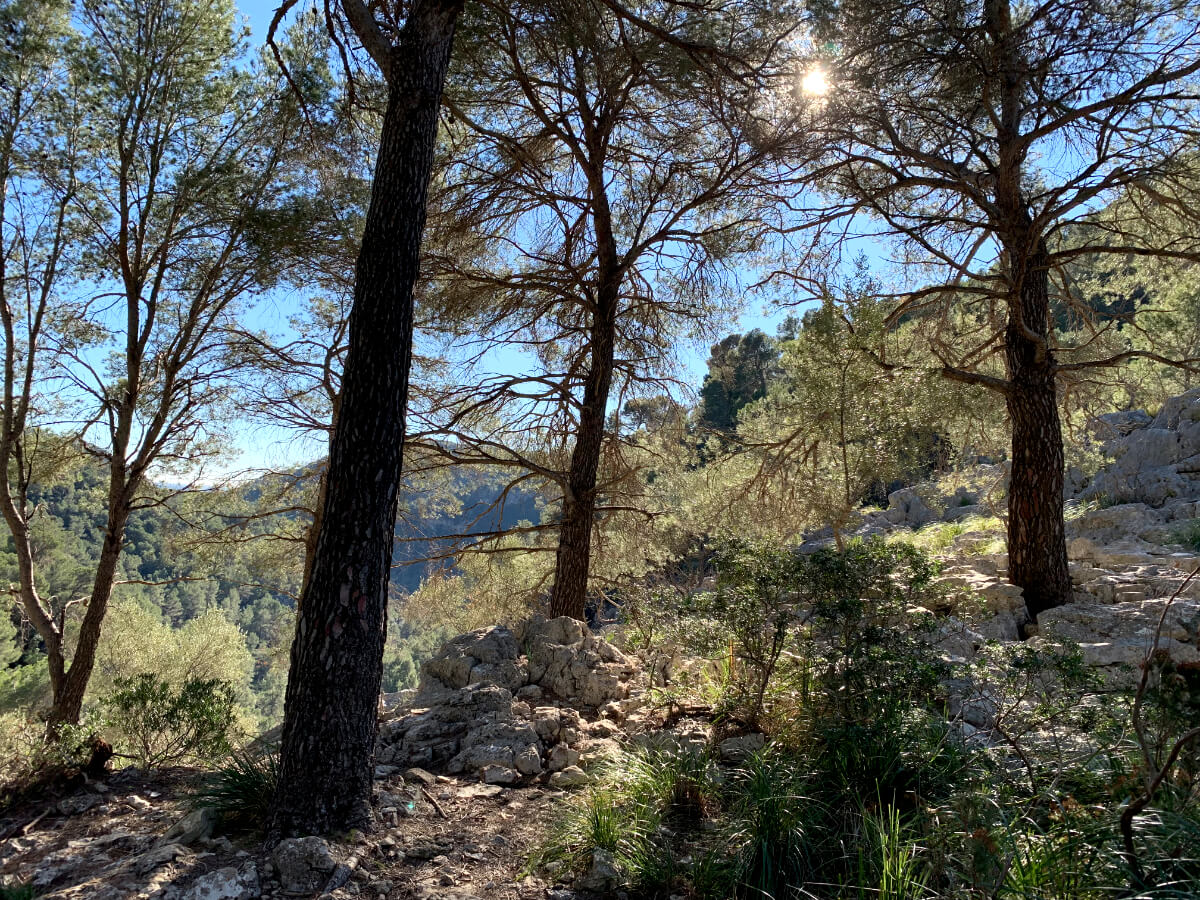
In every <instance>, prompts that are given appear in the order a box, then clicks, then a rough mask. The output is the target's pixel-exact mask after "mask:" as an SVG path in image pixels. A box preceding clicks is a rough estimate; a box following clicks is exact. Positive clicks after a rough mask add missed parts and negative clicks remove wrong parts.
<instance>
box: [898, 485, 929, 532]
mask: <svg viewBox="0 0 1200 900" xmlns="http://www.w3.org/2000/svg"><path fill="white" fill-rule="evenodd" d="M888 509H889V510H899V511H900V512H901V513H902V514H903V517H902V518H900V521H898V522H895V523H894V524H896V525H901V524H904V525H910V526H912V527H914V528H919V527H920V526H922V525H926V524H928V523H930V522H936V521H937V520H938V519H939V518H941V517H940V516H938V515H937V514H935V513H934V511H933V510H932V509H930V508H929V505H928V504H927V503H926V502H925V501H924V499H922V497H921V495H920V494H918V493H917V492H916V491H914V490H913V489H912V488H901V489H900V490H898V491H893V492H892V493H890V494H888Z"/></svg>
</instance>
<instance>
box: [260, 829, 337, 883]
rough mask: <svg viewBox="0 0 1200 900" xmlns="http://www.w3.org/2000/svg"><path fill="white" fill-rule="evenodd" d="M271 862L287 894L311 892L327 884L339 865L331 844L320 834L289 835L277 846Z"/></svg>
mask: <svg viewBox="0 0 1200 900" xmlns="http://www.w3.org/2000/svg"><path fill="white" fill-rule="evenodd" d="M271 862H273V863H274V864H275V871H276V872H277V873H278V874H279V883H280V884H281V885H282V886H283V889H284V890H285V891H287V892H288V893H301V894H302V893H309V892H312V891H317V890H319V889H320V888H322V887H324V885H325V882H326V880H327V879H328V878H329V875H330V874H331V873H332V872H333V870H334V869H335V868H337V860H335V859H334V858H333V852H332V851H331V850H330V848H329V844H328V843H327V842H326V841H325V840H324V839H323V838H319V837H304V838H288V839H286V840H283V841H280V842H279V843H278V844H276V845H275V849H274V851H272V853H271Z"/></svg>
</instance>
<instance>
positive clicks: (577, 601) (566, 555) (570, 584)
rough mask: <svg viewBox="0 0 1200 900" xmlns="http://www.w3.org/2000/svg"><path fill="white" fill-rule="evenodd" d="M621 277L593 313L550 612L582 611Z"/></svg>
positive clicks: (580, 616)
mask: <svg viewBox="0 0 1200 900" xmlns="http://www.w3.org/2000/svg"><path fill="white" fill-rule="evenodd" d="M619 289H620V278H619V276H616V275H615V274H614V275H613V276H612V277H611V278H610V279H609V283H607V284H605V285H603V286H602V288H601V291H600V292H599V296H598V298H597V303H596V309H595V311H594V313H593V320H592V329H591V360H590V364H589V366H588V373H587V377H586V379H585V381H584V388H583V403H582V405H581V406H580V410H579V430H578V431H577V432H576V435H575V448H574V450H572V451H571V467H570V469H569V470H568V472H567V489H566V491H565V492H564V497H563V518H562V524H561V525H560V526H559V532H558V550H557V551H556V553H555V557H554V587H553V589H552V591H551V598H550V615H551V616H570V617H571V618H573V619H579V620H580V621H582V620H583V619H584V617H585V615H586V610H587V583H588V570H589V568H590V567H591V561H592V522H593V520H594V518H595V514H596V473H597V472H598V471H599V469H600V452H601V450H602V449H603V447H604V418H605V412H606V410H607V408H608V393H609V388H610V387H611V386H612V375H613V360H614V356H615V353H616V331H617V324H616V314H617V297H618V291H619Z"/></svg>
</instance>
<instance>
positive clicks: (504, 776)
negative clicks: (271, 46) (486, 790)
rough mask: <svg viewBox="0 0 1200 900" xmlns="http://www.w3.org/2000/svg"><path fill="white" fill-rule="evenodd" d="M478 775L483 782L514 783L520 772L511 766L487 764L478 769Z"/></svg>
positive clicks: (518, 779) (519, 778) (519, 777)
mask: <svg viewBox="0 0 1200 900" xmlns="http://www.w3.org/2000/svg"><path fill="white" fill-rule="evenodd" d="M479 777H480V778H482V779H483V783H484V784H516V783H517V782H518V781H520V780H521V773H520V772H518V771H517V770H516V769H514V768H512V767H511V766H502V765H487V766H484V767H483V768H481V769H480V770H479Z"/></svg>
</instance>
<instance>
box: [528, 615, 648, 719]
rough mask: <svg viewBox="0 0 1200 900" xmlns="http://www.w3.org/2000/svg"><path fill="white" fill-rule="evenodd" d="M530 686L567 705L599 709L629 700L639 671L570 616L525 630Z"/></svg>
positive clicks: (538, 620) (538, 619)
mask: <svg viewBox="0 0 1200 900" xmlns="http://www.w3.org/2000/svg"><path fill="white" fill-rule="evenodd" d="M523 643H524V646H525V650H526V654H527V656H528V658H529V680H530V681H531V682H534V683H536V684H539V685H541V687H542V689H543V690H548V691H550V692H551V693H553V694H555V695H556V696H558V697H560V698H562V699H564V700H577V701H578V702H580V703H583V704H584V705H586V706H592V707H600V706H603V705H604V704H605V703H608V702H609V701H611V700H621V699H624V698H625V697H627V696H628V694H629V683H628V682H629V679H630V678H631V677H632V675H633V672H634V669H635V666H634V663H633V661H632V660H631V659H630V658H629V657H627V656H626V655H625V654H624V653H622V652H621V651H620V650H618V649H617V648H616V647H614V646H613V645H612V644H610V643H608V642H607V641H605V640H604V639H603V638H599V637H596V636H594V635H592V634H589V633H588V631H587V628H586V626H584V624H583V623H582V622H579V621H577V620H575V619H571V618H569V617H566V616H562V617H559V618H557V619H543V618H541V617H536V618H534V619H532V620H531V621H530V622H529V623H528V624H527V625H526V627H525V629H524V634H523Z"/></svg>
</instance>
